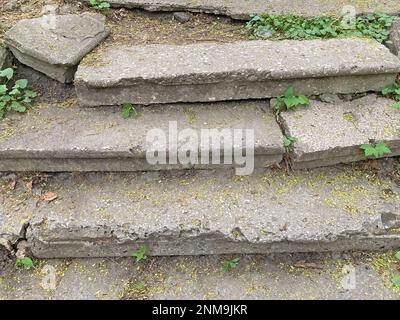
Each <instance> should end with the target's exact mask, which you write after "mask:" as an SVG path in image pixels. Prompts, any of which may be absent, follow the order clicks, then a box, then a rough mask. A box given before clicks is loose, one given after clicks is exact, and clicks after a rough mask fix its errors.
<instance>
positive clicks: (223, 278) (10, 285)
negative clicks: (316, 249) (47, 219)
mask: <svg viewBox="0 0 400 320" xmlns="http://www.w3.org/2000/svg"><path fill="white" fill-rule="evenodd" d="M227 259H231V257H227V256H207V257H168V258H151V259H147V260H146V261H144V262H142V263H141V264H136V263H135V262H134V260H133V259H132V258H130V259H129V258H124V259H112V260H111V259H74V260H68V261H67V260H47V261H46V260H38V261H36V264H37V266H36V267H35V269H34V270H22V269H18V270H9V271H8V272H7V273H5V274H4V275H3V276H1V278H0V300H1V299H18V300H26V299H44V300H47V299H56V300H61V299H71V300H82V299H90V300H92V299H94V300H116V299H130V300H147V299H156V300H169V299H178V300H179V299H189V300H191V299H195V300H203V299H204V300H208V299H217V300H219V299H226V300H231V299H240V300H241V299H248V300H262V299H271V300H283V299H289V300H316V299H340V300H343V299H344V300H349V299H354V300H364V299H372V300H380V299H393V300H398V299H399V298H400V291H399V289H397V288H395V287H394V285H393V284H392V283H391V282H390V279H391V277H393V276H394V275H395V274H397V273H398V271H397V270H396V266H397V265H398V263H397V262H396V261H395V259H394V257H393V253H392V252H388V253H379V254H376V253H357V252H354V253H350V254H349V253H346V254H341V255H338V254H333V255H332V254H324V255H315V254H313V255H308V254H307V255H303V254H297V255H269V256H260V255H256V256H240V262H239V264H238V266H237V267H236V268H235V269H233V270H230V271H228V272H226V273H223V272H222V263H223V261H224V260H227ZM53 268H54V269H53ZM53 271H54V272H55V273H56V274H55V276H54V277H53V276H52V274H53V273H51V272H53ZM49 274H50V276H49ZM49 279H55V280H56V281H55V283H54V284H55V285H54V286H53V287H52V289H51V290H46V289H44V288H49V284H52V283H51V281H52V280H50V281H49ZM150 310H151V309H150Z"/></svg>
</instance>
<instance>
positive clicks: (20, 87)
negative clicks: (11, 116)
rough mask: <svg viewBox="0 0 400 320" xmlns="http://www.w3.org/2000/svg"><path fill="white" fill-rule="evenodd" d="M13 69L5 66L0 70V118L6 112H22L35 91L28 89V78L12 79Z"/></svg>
mask: <svg viewBox="0 0 400 320" xmlns="http://www.w3.org/2000/svg"><path fill="white" fill-rule="evenodd" d="M13 78H14V70H13V69H12V68H7V69H4V70H1V71H0V118H3V117H4V116H5V115H6V113H7V112H10V111H14V112H20V113H24V112H25V111H26V109H27V108H28V107H29V106H30V104H31V102H32V99H33V98H35V97H36V96H37V94H36V92H34V91H31V90H28V89H27V88H28V80H26V79H20V80H16V81H14V79H13Z"/></svg>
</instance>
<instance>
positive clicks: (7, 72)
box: [0, 68, 14, 80]
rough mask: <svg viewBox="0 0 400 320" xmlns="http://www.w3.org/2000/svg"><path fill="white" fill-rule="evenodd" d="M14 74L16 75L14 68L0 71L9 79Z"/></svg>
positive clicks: (1, 74)
mask: <svg viewBox="0 0 400 320" xmlns="http://www.w3.org/2000/svg"><path fill="white" fill-rule="evenodd" d="M13 76H14V70H13V69H12V68H7V69H4V70H2V71H0V77H1V78H6V79H7V80H11V79H12V77H13Z"/></svg>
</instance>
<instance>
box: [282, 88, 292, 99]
mask: <svg viewBox="0 0 400 320" xmlns="http://www.w3.org/2000/svg"><path fill="white" fill-rule="evenodd" d="M284 96H285V98H292V97H293V96H294V89H293V87H292V86H290V87H289V88H287V89H286V91H285V93H284Z"/></svg>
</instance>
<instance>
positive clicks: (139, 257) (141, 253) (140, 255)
mask: <svg viewBox="0 0 400 320" xmlns="http://www.w3.org/2000/svg"><path fill="white" fill-rule="evenodd" d="M133 257H135V258H136V262H141V261H143V260H146V259H147V255H146V247H144V246H142V247H140V249H139V250H137V251H136V252H135V253H133Z"/></svg>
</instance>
